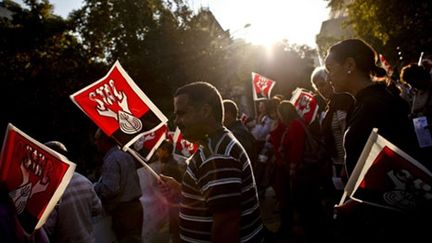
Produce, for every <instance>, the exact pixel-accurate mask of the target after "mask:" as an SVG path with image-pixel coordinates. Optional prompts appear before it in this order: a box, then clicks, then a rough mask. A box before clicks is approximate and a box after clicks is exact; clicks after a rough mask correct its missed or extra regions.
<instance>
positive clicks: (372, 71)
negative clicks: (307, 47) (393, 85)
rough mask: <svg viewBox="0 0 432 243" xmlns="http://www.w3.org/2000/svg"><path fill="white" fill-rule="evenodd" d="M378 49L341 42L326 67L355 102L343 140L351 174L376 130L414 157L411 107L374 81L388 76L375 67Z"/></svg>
mask: <svg viewBox="0 0 432 243" xmlns="http://www.w3.org/2000/svg"><path fill="white" fill-rule="evenodd" d="M377 60H378V59H377V55H376V52H375V50H374V49H373V48H372V47H371V46H370V45H368V44H367V43H365V42H364V41H362V40H359V39H348V40H344V41H340V42H338V43H336V44H334V45H333V46H331V47H330V49H329V52H328V55H327V57H326V61H325V64H326V68H327V70H328V72H329V77H330V80H331V81H332V83H333V85H334V87H335V89H336V92H347V93H350V94H351V95H353V96H354V97H355V99H356V101H355V105H354V110H353V112H352V113H351V115H350V116H349V117H348V118H347V124H346V125H347V129H346V133H345V138H344V147H345V152H346V158H345V163H346V169H347V173H348V175H350V174H351V173H352V171H353V170H354V167H355V165H356V163H357V160H358V158H359V156H360V153H361V152H362V150H363V147H364V145H365V144H366V141H367V139H368V137H369V134H370V132H371V131H372V129H373V128H378V133H379V134H380V135H381V136H383V137H384V138H386V139H387V140H389V141H390V142H392V143H394V144H395V145H396V146H398V147H399V148H401V149H402V150H404V151H405V152H407V153H409V154H410V155H413V154H412V153H410V152H412V151H414V149H415V148H414V147H413V143H412V141H415V137H414V133H413V130H412V127H411V124H410V120H409V119H408V115H409V105H408V103H407V102H406V101H405V100H403V99H402V98H401V97H400V96H399V95H397V94H395V93H393V92H392V91H390V90H389V89H388V86H387V83H386V82H374V81H375V80H376V79H379V78H382V77H384V76H385V75H386V72H385V70H384V69H382V68H380V67H378V66H376V62H377Z"/></svg>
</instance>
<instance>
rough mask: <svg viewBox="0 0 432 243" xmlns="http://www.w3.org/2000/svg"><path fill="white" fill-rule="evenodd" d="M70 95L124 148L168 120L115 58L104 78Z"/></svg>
mask: <svg viewBox="0 0 432 243" xmlns="http://www.w3.org/2000/svg"><path fill="white" fill-rule="evenodd" d="M70 98H71V99H72V101H73V102H74V103H75V104H76V105H77V106H78V107H79V108H80V109H81V110H82V111H83V112H84V113H85V114H86V115H87V116H88V117H90V119H91V120H92V121H93V122H94V123H96V125H97V126H98V127H99V128H100V129H101V130H102V131H103V132H104V133H105V134H107V135H108V136H110V137H112V138H113V139H114V140H115V141H116V142H117V143H118V144H119V145H120V146H121V147H122V149H123V150H124V151H126V150H127V149H128V148H129V146H130V145H132V144H134V143H135V142H136V141H137V140H138V139H139V138H140V137H142V136H143V135H146V134H148V133H152V132H154V131H155V130H156V129H157V128H160V126H161V124H165V123H166V122H167V121H168V119H167V118H166V117H165V116H164V114H163V113H162V112H161V111H160V110H159V109H158V108H157V107H156V106H155V105H154V104H153V102H152V101H151V100H150V99H149V98H148V97H147V96H146V95H145V94H144V92H143V91H142V90H141V89H140V88H139V87H138V86H137V85H136V84H135V82H134V81H133V80H132V78H131V77H129V75H128V74H127V73H126V71H125V70H124V69H123V68H122V66H121V65H120V63H119V62H118V61H116V63H115V64H114V65H113V66H112V68H111V70H110V71H109V72H108V74H107V75H106V76H105V77H103V78H101V79H99V80H98V81H96V82H94V83H92V84H90V85H88V86H87V87H85V88H83V89H81V90H79V91H78V92H76V93H74V94H72V95H71V96H70ZM146 157H147V155H146Z"/></svg>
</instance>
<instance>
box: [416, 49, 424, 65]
mask: <svg viewBox="0 0 432 243" xmlns="http://www.w3.org/2000/svg"><path fill="white" fill-rule="evenodd" d="M423 55H424V52H421V53H420V57H419V60H418V63H417V65H419V66H420V65H421V63H422V60H423Z"/></svg>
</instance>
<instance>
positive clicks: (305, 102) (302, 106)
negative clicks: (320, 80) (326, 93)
mask: <svg viewBox="0 0 432 243" xmlns="http://www.w3.org/2000/svg"><path fill="white" fill-rule="evenodd" d="M290 102H291V103H292V104H293V105H294V106H295V108H296V110H297V112H298V113H299V115H300V116H301V117H303V120H304V121H305V122H306V124H311V123H312V122H313V121H314V120H315V118H316V115H317V113H318V109H319V106H318V102H317V100H316V98H315V96H314V94H313V93H312V92H310V91H308V90H305V89H302V88H297V89H295V90H294V91H293V92H292V96H291V99H290Z"/></svg>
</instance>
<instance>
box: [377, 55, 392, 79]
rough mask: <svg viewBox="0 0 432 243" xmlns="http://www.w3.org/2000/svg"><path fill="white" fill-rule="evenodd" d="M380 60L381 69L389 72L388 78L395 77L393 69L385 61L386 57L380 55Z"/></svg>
mask: <svg viewBox="0 0 432 243" xmlns="http://www.w3.org/2000/svg"><path fill="white" fill-rule="evenodd" d="M379 59H380V63H381V67H382V68H384V70H385V71H386V72H387V76H389V77H391V76H392V75H393V67H392V66H391V65H390V63H389V62H388V61H387V59H385V57H384V55H382V54H379Z"/></svg>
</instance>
